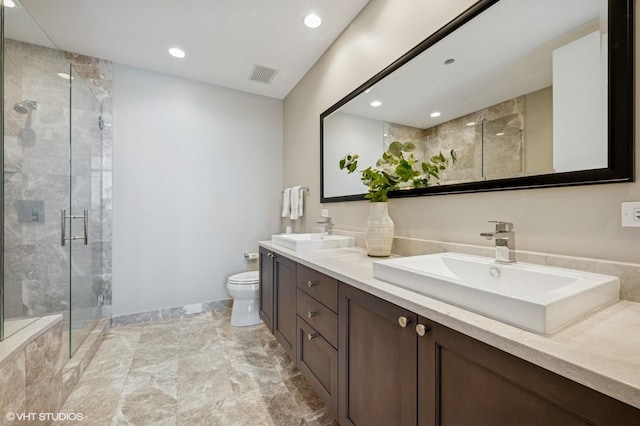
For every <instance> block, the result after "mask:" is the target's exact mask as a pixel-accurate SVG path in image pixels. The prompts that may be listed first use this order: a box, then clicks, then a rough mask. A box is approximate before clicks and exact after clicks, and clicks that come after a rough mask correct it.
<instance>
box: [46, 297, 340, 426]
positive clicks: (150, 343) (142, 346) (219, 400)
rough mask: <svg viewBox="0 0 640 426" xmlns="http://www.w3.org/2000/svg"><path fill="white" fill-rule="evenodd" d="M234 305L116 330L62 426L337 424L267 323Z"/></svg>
mask: <svg viewBox="0 0 640 426" xmlns="http://www.w3.org/2000/svg"><path fill="white" fill-rule="evenodd" d="M230 314H231V310H230V309H225V310H223V311H217V312H208V313H203V314H197V315H190V316H185V317H182V318H180V319H174V320H168V321H160V322H150V323H144V324H135V325H128V326H122V327H117V328H113V329H111V331H110V332H109V334H108V335H107V336H106V338H105V340H104V342H103V343H102V345H101V346H100V349H99V350H98V352H97V353H96V355H95V357H94V358H93V360H92V361H91V364H90V365H89V366H88V367H87V369H86V371H85V373H84V375H83V376H82V378H81V379H80V382H79V383H78V385H77V387H76V388H75V389H74V391H73V392H72V393H71V395H70V396H69V398H68V399H67V401H66V403H65V404H64V406H63V407H62V409H61V410H60V412H61V413H76V414H79V413H81V414H82V421H69V422H68V423H64V422H59V423H55V424H58V425H63V424H69V425H78V424H83V425H84V424H86V425H91V426H99V425H145V426H146V425H189V426H191V425H225V426H226V425H241V426H244V425H251V426H254V425H260V426H262V425H276V426H288V425H333V424H335V423H334V421H333V419H332V418H331V415H330V414H329V413H328V410H327V409H326V408H325V407H324V405H323V404H322V402H321V401H320V400H319V399H318V397H317V395H316V394H315V393H314V391H313V390H312V389H311V387H310V386H309V385H308V383H307V382H306V380H305V379H304V378H303V377H302V376H301V374H300V371H299V370H298V369H297V368H296V367H295V366H294V365H293V363H292V361H291V359H290V358H289V357H288V356H287V355H286V354H285V353H284V350H283V349H282V348H281V347H280V345H279V344H278V343H277V342H276V341H275V339H274V337H273V336H272V335H271V334H270V333H269V331H268V330H267V329H266V327H265V326H264V325H260V326H253V327H241V328H238V327H231V326H230V325H229V318H230Z"/></svg>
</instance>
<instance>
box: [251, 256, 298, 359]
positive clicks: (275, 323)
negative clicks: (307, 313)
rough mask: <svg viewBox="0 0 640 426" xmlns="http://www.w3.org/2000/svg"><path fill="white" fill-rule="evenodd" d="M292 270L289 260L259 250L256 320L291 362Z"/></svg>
mask: <svg viewBox="0 0 640 426" xmlns="http://www.w3.org/2000/svg"><path fill="white" fill-rule="evenodd" d="M296 267H297V264H296V262H294V261H293V260H291V259H288V258H286V257H284V256H281V255H279V254H277V253H274V252H272V251H269V250H265V249H262V248H261V249H260V318H262V320H263V321H264V323H265V324H266V326H267V327H269V330H270V331H271V332H272V333H273V335H274V336H275V337H276V340H277V341H278V342H279V343H280V344H281V345H282V347H283V348H284V349H285V351H286V352H287V354H288V355H289V356H290V357H291V359H294V358H295V342H296Z"/></svg>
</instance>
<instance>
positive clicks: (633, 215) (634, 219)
mask: <svg viewBox="0 0 640 426" xmlns="http://www.w3.org/2000/svg"><path fill="white" fill-rule="evenodd" d="M622 226H625V227H626V226H635V227H640V201H633V202H625V203H622Z"/></svg>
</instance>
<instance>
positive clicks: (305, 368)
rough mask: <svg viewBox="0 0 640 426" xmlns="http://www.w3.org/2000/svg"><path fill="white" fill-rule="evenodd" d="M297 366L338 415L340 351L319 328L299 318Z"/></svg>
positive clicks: (332, 411) (334, 414)
mask: <svg viewBox="0 0 640 426" xmlns="http://www.w3.org/2000/svg"><path fill="white" fill-rule="evenodd" d="M297 328H298V336H297V339H298V341H297V345H296V358H297V362H296V364H297V366H298V368H299V369H300V371H302V374H303V375H304V377H305V378H306V379H307V380H308V381H309V383H310V384H311V386H312V387H313V388H314V389H315V390H316V392H317V393H318V396H319V397H320V399H322V401H323V402H324V403H325V405H326V406H327V407H329V409H330V410H331V414H333V416H337V415H338V351H337V350H336V349H335V348H334V347H333V346H331V345H330V344H329V343H328V342H327V341H326V340H325V339H323V338H322V336H321V335H320V334H319V333H318V331H317V330H314V329H313V327H311V326H310V325H309V324H307V323H306V322H305V321H303V320H302V319H301V318H300V317H298V318H297Z"/></svg>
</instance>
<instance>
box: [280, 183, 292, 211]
mask: <svg viewBox="0 0 640 426" xmlns="http://www.w3.org/2000/svg"><path fill="white" fill-rule="evenodd" d="M290 212H291V188H285V189H284V193H283V194H282V217H289V213H290Z"/></svg>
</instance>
